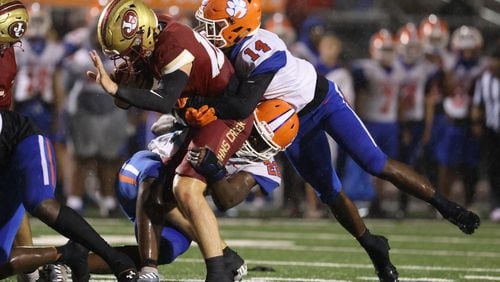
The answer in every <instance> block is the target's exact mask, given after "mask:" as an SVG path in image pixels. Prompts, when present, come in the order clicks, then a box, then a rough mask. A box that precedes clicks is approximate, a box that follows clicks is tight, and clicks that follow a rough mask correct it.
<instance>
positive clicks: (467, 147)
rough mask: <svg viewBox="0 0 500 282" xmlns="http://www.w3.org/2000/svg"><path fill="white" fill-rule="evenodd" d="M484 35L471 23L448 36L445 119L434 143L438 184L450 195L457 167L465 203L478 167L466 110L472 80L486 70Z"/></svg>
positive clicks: (470, 195)
mask: <svg viewBox="0 0 500 282" xmlns="http://www.w3.org/2000/svg"><path fill="white" fill-rule="evenodd" d="M482 47H483V38H482V36H481V33H480V32H479V30H477V29H476V28H474V27H471V26H461V27H459V28H457V29H456V30H455V31H454V32H453V34H452V36H451V48H452V50H453V52H454V56H455V57H454V61H453V64H452V67H451V69H449V70H448V71H447V72H446V73H445V76H444V82H443V83H444V87H443V93H444V96H443V97H444V99H443V109H444V113H445V114H446V119H445V122H444V127H443V136H442V138H441V139H440V140H439V141H438V144H437V159H438V163H439V187H440V189H441V190H442V192H443V194H444V195H447V196H449V195H450V193H451V187H452V184H453V183H454V180H455V179H456V178H457V174H456V171H457V170H459V171H460V174H461V175H462V179H463V183H464V195H465V205H466V206H470V205H471V204H472V202H473V197H474V193H475V186H476V184H477V181H478V178H479V175H478V166H479V147H480V143H479V139H478V138H477V137H475V136H474V135H473V134H471V131H470V121H469V109H470V107H471V101H472V91H473V81H474V79H475V78H476V77H477V76H478V75H480V74H481V72H482V71H484V69H485V67H486V66H485V62H484V60H482V59H481V49H482Z"/></svg>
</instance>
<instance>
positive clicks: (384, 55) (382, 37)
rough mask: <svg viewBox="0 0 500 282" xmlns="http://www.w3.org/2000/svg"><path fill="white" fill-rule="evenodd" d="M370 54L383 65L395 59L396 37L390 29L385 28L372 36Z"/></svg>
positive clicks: (389, 63)
mask: <svg viewBox="0 0 500 282" xmlns="http://www.w3.org/2000/svg"><path fill="white" fill-rule="evenodd" d="M370 55H371V57H372V58H373V59H375V60H377V61H379V62H380V63H381V64H383V65H391V64H392V63H393V61H394V39H393V37H392V34H391V32H390V31H389V30H387V29H385V28H383V29H381V30H379V31H378V32H377V33H375V34H374V35H372V37H371V38H370Z"/></svg>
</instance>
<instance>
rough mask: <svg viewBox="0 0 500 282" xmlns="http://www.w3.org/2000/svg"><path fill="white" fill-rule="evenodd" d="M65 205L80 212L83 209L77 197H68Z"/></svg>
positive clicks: (81, 201) (80, 200) (79, 198)
mask: <svg viewBox="0 0 500 282" xmlns="http://www.w3.org/2000/svg"><path fill="white" fill-rule="evenodd" d="M66 205H67V206H68V207H70V208H72V209H74V210H77V211H81V210H82V208H83V200H82V198H81V197H78V196H68V199H67V200H66Z"/></svg>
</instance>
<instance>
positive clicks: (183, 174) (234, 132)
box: [173, 116, 253, 281]
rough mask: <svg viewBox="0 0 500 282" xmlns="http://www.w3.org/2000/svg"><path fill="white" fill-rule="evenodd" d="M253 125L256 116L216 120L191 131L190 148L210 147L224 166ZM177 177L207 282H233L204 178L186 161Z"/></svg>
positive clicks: (177, 189) (178, 193)
mask: <svg viewBox="0 0 500 282" xmlns="http://www.w3.org/2000/svg"><path fill="white" fill-rule="evenodd" d="M252 122H253V116H251V117H249V118H247V119H245V120H243V121H227V120H226V121H224V120H217V121H214V122H212V123H210V124H208V125H206V126H204V127H202V128H197V129H193V128H191V129H190V130H191V131H190V136H191V143H190V144H189V147H190V148H195V147H197V148H201V147H208V148H209V149H210V150H212V152H214V154H215V155H216V156H217V158H218V160H219V161H220V162H221V163H222V164H225V163H226V162H227V160H228V159H229V157H231V155H233V154H234V153H235V152H236V151H237V150H238V149H239V148H240V147H241V145H242V144H243V142H244V141H245V140H246V138H248V136H249V134H250V130H251V128H252ZM176 173H177V175H176V176H175V179H174V183H173V193H174V196H175V198H176V199H177V202H178V206H179V208H180V210H181V211H182V213H183V214H184V215H185V216H186V218H187V219H188V220H189V222H190V223H191V225H192V227H193V230H194V231H195V233H196V238H197V240H198V244H199V245H200V249H201V251H202V254H203V256H204V258H205V262H206V266H207V277H206V280H207V281H231V280H232V279H233V276H232V273H230V272H229V271H227V270H226V268H225V262H224V257H223V252H222V249H221V245H222V240H221V239H220V234H219V227H218V224H217V220H216V218H215V215H214V213H213V211H212V209H211V208H210V206H209V205H208V202H207V201H206V199H205V196H204V192H205V190H206V186H207V185H206V180H205V178H204V177H203V176H201V175H200V174H198V173H197V172H196V171H195V170H194V168H193V167H192V166H191V164H190V163H189V162H188V161H187V158H185V157H184V158H183V159H182V162H181V164H180V165H179V166H178V167H177V169H176Z"/></svg>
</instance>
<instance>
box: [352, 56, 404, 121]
mask: <svg viewBox="0 0 500 282" xmlns="http://www.w3.org/2000/svg"><path fill="white" fill-rule="evenodd" d="M356 65H357V67H358V68H360V70H361V73H362V74H363V76H364V82H365V83H366V85H365V86H364V88H365V90H366V93H365V94H363V95H357V96H356V99H357V101H358V103H357V105H358V108H357V112H358V113H359V115H360V117H361V118H362V119H363V120H366V121H370V122H396V121H397V118H398V112H397V110H398V108H397V107H398V94H399V87H400V83H401V79H402V77H403V72H402V70H401V66H399V65H398V64H394V65H393V67H392V69H391V70H390V71H387V70H385V69H384V68H383V67H382V66H381V65H380V64H379V63H378V62H377V61H375V60H371V59H364V60H360V61H358V62H357V63H356Z"/></svg>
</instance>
